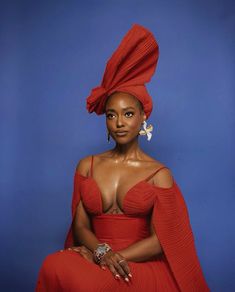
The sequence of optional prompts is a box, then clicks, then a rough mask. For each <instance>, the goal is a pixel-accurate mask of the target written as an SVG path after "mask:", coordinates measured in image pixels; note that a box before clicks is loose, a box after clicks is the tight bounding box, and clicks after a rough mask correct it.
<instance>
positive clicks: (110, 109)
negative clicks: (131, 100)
mask: <svg viewBox="0 0 235 292" xmlns="http://www.w3.org/2000/svg"><path fill="white" fill-rule="evenodd" d="M128 109H133V110H135V108H134V107H132V106H128V107H124V108H123V109H122V110H123V111H126V110H128ZM106 112H116V111H115V109H112V108H108V109H107V110H106Z"/></svg>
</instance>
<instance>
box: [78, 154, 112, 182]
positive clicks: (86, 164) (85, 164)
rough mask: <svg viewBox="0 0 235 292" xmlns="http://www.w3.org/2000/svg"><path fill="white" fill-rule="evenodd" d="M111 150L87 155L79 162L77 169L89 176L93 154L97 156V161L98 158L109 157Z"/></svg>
mask: <svg viewBox="0 0 235 292" xmlns="http://www.w3.org/2000/svg"><path fill="white" fill-rule="evenodd" d="M109 152H110V151H105V152H102V153H98V154H91V155H87V156H85V157H83V158H81V159H80V160H79V161H78V163H77V166H76V171H78V172H79V173H80V174H82V175H83V176H88V174H89V171H90V168H91V163H92V156H93V157H95V160H96V161H97V159H102V158H104V157H107V156H108V155H109Z"/></svg>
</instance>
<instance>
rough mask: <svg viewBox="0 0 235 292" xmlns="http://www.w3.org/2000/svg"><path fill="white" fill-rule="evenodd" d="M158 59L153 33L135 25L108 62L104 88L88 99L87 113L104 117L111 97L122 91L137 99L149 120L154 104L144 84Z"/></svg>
mask: <svg viewBox="0 0 235 292" xmlns="http://www.w3.org/2000/svg"><path fill="white" fill-rule="evenodd" d="M158 57H159V46H158V44H157V41H156V39H155V38H154V36H153V34H152V33H151V32H150V31H149V30H148V29H146V28H145V27H143V26H141V25H139V24H134V25H133V26H132V28H131V29H130V30H129V31H128V32H127V34H126V35H125V36H124V38H123V39H122V41H121V43H120V44H119V46H118V48H117V49H116V51H115V52H114V53H113V54H112V56H111V58H110V59H109V60H108V62H107V65H106V68H105V72H104V75H103V79H102V82H101V85H100V86H97V87H95V88H93V89H92V91H91V94H90V95H89V96H88V97H87V99H86V101H87V106H86V107H87V110H88V111H89V112H90V113H92V112H95V113H96V114H98V115H100V114H103V113H104V110H105V103H106V100H107V98H108V96H109V95H111V94H112V93H114V92H116V91H119V92H126V93H129V94H131V95H133V96H135V97H136V98H137V99H138V100H139V101H140V102H141V103H142V105H143V108H144V112H145V114H146V117H147V118H148V117H149V115H150V114H151V112H152V107H153V104H152V98H151V96H150V95H149V93H148V91H147V89H146V86H145V83H147V82H149V81H150V80H151V77H152V75H153V74H154V72H155V69H156V66H157V61H158Z"/></svg>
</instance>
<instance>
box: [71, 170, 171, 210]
mask: <svg viewBox="0 0 235 292" xmlns="http://www.w3.org/2000/svg"><path fill="white" fill-rule="evenodd" d="M76 173H77V174H78V175H80V176H81V177H82V178H84V179H90V180H92V181H93V182H94V184H95V186H96V188H97V190H98V193H99V199H100V207H101V213H102V215H106V214H107V215H108V214H110V213H104V212H103V201H102V192H101V190H100V187H99V185H98V183H97V181H96V180H95V179H94V178H93V177H92V176H85V175H82V174H81V173H80V172H79V171H78V170H76ZM172 179H173V184H172V186H170V187H169V188H163V187H159V186H156V185H153V184H150V183H149V182H148V181H147V180H146V179H142V180H140V181H138V182H137V183H135V184H134V185H133V186H131V187H130V188H129V189H128V190H127V192H126V193H125V195H124V196H123V200H122V206H119V208H120V209H121V211H122V212H123V213H120V215H123V214H125V202H126V198H127V197H128V195H129V193H131V192H132V190H133V189H135V188H136V187H137V186H139V185H141V184H143V183H144V184H146V185H148V186H150V187H152V188H154V189H158V190H160V191H170V190H172V189H173V188H174V187H175V185H176V183H175V180H174V177H172ZM111 215H112V214H111Z"/></svg>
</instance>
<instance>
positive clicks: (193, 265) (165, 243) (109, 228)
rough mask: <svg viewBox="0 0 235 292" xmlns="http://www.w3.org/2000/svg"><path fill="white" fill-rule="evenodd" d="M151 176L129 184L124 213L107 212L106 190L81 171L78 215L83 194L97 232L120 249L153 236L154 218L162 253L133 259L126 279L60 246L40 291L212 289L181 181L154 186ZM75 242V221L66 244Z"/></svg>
mask: <svg viewBox="0 0 235 292" xmlns="http://www.w3.org/2000/svg"><path fill="white" fill-rule="evenodd" d="M159 170H160V169H158V170H157V171H159ZM157 171H156V172H157ZM156 172H154V173H153V175H154V174H155V173H156ZM151 177H152V175H151V176H150V177H148V178H147V179H144V180H142V181H139V182H138V183H137V184H135V185H134V186H133V187H132V188H131V189H129V190H128V192H127V193H126V195H125V197H124V201H123V206H122V209H123V212H124V214H104V213H103V211H102V210H103V209H102V199H101V192H100V190H99V188H98V185H97V183H96V181H95V180H94V179H93V177H92V175H91V176H88V177H85V176H83V175H81V174H80V173H79V172H78V171H75V175H74V191H73V198H72V218H73V217H74V215H75V211H76V206H77V204H78V203H79V201H80V200H82V202H83V204H84V207H85V209H86V211H87V212H88V214H89V215H90V218H91V222H92V228H93V231H94V233H95V235H96V237H97V238H98V239H99V240H100V241H101V242H107V243H108V244H109V245H110V246H112V248H113V250H115V251H118V250H121V249H123V248H126V247H128V246H129V245H131V244H133V243H135V242H137V241H139V240H141V239H144V238H146V237H148V236H149V235H150V231H149V227H150V220H151V221H152V223H153V226H154V229H155V232H156V235H157V237H158V239H159V241H160V243H161V246H162V249H163V254H162V255H160V256H158V257H156V258H152V259H151V260H148V261H145V262H138V263H137V262H131V261H129V266H130V269H131V273H132V275H133V278H132V280H131V282H130V283H126V282H125V281H123V280H116V279H115V278H114V276H113V275H112V274H111V272H110V271H109V269H106V270H102V269H101V268H100V267H99V266H98V265H96V264H93V263H91V262H89V261H88V260H86V259H84V258H83V257H82V256H81V255H80V254H79V253H76V252H74V251H69V250H65V251H63V252H60V251H58V252H55V253H53V254H50V255H48V256H47V257H46V259H45V260H44V261H43V264H42V267H41V269H40V272H39V276H38V281H37V286H36V291H37V292H39V291H40V292H44V291H48V292H60V291H66V292H67V291H70V292H77V291H82V292H83V291H84V292H86V291H87V292H88V291H102V292H109V291H112V292H114V291H119V292H120V291H123V292H124V291H129V292H130V291H135V292H140V291H141V292H143V291H145V292H152V291H153V292H154V291H156V292H174V291H182V292H193V291H194V292H206V291H210V290H209V288H208V286H207V283H206V281H205V278H204V275H203V272H202V269H201V266H200V262H199V259H198V256H197V252H196V248H195V243H194V237H193V233H192V228H191V225H190V220H189V214H188V210H187V206H186V203H185V200H184V198H183V196H182V193H181V191H180V189H179V186H178V185H177V183H176V182H175V180H174V179H173V180H174V182H173V185H172V186H171V187H170V188H161V187H158V186H154V185H152V184H150V183H149V182H148V180H149V179H150V178H151ZM73 245H74V243H73V236H72V230H71V226H70V229H69V232H68V235H67V238H66V241H65V245H64V247H65V248H67V247H70V246H73Z"/></svg>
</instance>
